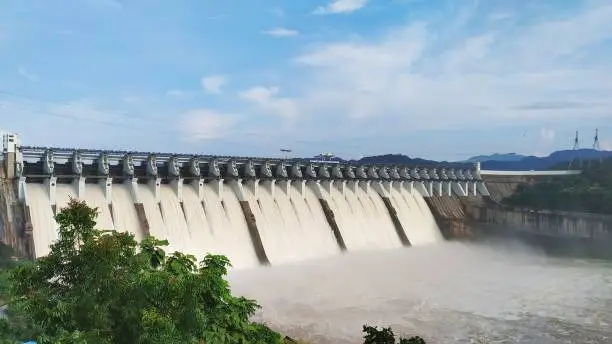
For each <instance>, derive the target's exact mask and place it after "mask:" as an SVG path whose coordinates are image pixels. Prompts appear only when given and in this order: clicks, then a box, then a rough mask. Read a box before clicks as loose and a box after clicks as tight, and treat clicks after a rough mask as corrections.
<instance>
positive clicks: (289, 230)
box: [244, 181, 338, 264]
mask: <svg viewBox="0 0 612 344" xmlns="http://www.w3.org/2000/svg"><path fill="white" fill-rule="evenodd" d="M273 185H274V184H272V182H269V181H267V182H263V183H262V184H261V185H260V186H259V188H258V192H257V196H256V195H255V192H254V189H255V184H252V183H251V184H250V185H248V186H247V187H245V188H244V190H245V193H246V195H247V198H248V199H249V203H250V205H251V209H252V210H253V213H254V215H255V219H256V222H257V227H258V229H259V232H260V235H261V237H262V241H263V244H264V248H265V251H266V254H267V256H268V259H269V260H270V262H271V263H272V264H279V263H288V262H295V261H302V260H306V259H311V258H319V257H323V256H327V255H330V254H333V253H336V252H338V245H337V243H336V241H335V238H334V237H333V233H332V232H331V229H330V227H329V225H328V224H327V222H326V219H325V214H324V213H323V211H322V210H321V206H320V204H319V201H318V198H317V197H316V196H315V195H314V191H312V190H311V189H310V188H305V190H304V196H302V195H300V194H299V192H298V191H297V189H295V188H293V189H291V188H290V189H289V195H287V194H286V192H287V190H286V189H285V190H282V189H281V188H278V187H276V186H273ZM272 188H274V194H273V191H272ZM313 199H314V202H316V204H315V207H312V208H311V207H310V205H309V203H312V202H313ZM296 204H297V205H296ZM313 208H314V209H317V210H318V211H313Z"/></svg>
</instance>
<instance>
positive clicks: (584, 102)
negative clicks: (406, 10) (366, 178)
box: [294, 3, 612, 130]
mask: <svg viewBox="0 0 612 344" xmlns="http://www.w3.org/2000/svg"><path fill="white" fill-rule="evenodd" d="M468 22H469V20H468ZM466 23H467V22H466ZM448 25H450V26H452V27H453V30H451V31H452V32H451V33H448V32H447V31H445V30H446V29H447V28H448ZM448 25H447V26H446V27H440V26H441V24H439V23H437V22H427V23H414V22H413V23H411V24H410V25H407V26H404V27H399V28H394V29H391V30H389V31H388V32H386V33H385V34H383V35H380V36H378V37H373V38H372V37H370V38H367V39H365V38H361V37H357V38H355V37H354V36H353V37H352V38H350V39H347V40H343V41H335V42H325V43H321V44H316V45H313V46H311V47H309V48H308V49H306V50H305V51H303V52H302V53H301V54H300V55H299V56H297V57H296V58H295V59H294V61H295V62H296V63H297V64H298V66H302V67H303V74H302V75H303V77H300V78H299V85H298V87H300V88H301V90H302V91H303V92H302V95H301V96H300V97H299V98H296V99H295V102H296V104H297V108H298V110H299V111H300V112H305V113H311V114H322V115H324V116H327V115H329V114H340V115H342V116H344V117H345V118H346V116H348V117H349V118H350V117H352V118H358V119H364V118H372V117H377V118H386V119H387V120H388V121H387V122H386V123H387V126H388V127H389V129H394V128H397V130H403V129H405V128H407V127H409V128H412V129H419V128H430V129H444V128H449V129H450V128H470V127H471V128H473V126H474V124H480V125H485V124H493V123H494V124H502V123H504V122H506V123H511V122H515V121H517V120H529V121H536V122H537V121H550V120H551V119H555V120H564V121H579V120H581V119H583V118H584V116H589V117H591V118H599V119H601V118H606V117H608V118H609V117H610V115H611V114H612V101H611V100H610V99H609V94H610V92H612V84H610V83H609V80H611V79H612V68H610V66H609V65H607V64H605V63H606V62H603V64H602V63H599V64H598V63H597V60H594V61H593V62H592V63H588V64H586V63H585V62H584V60H585V59H587V60H588V59H589V58H593V57H594V56H597V55H593V54H598V53H593V52H592V51H590V50H588V49H590V48H593V47H597V45H598V44H603V43H604V42H605V41H606V40H607V39H610V38H612V5H606V4H605V3H604V5H600V6H599V7H591V8H588V9H585V10H583V11H582V12H578V13H575V12H573V13H571V16H570V15H569V14H568V17H567V19H554V20H545V18H541V17H538V21H537V23H535V24H532V25H531V26H522V27H515V26H511V27H508V28H507V29H503V28H499V27H497V26H495V27H494V29H493V28H491V27H486V26H484V27H481V30H480V32H478V31H474V29H473V28H471V30H470V31H471V32H475V33H473V34H471V35H467V36H466V35H463V36H459V37H458V35H459V33H460V32H461V31H462V30H463V27H455V26H454V24H448ZM560 37H563V39H560ZM578 57H579V58H580V59H577V58H578ZM586 66H589V67H588V68H587V67H586ZM579 118H581V119H579ZM389 123H394V124H392V125H389ZM372 130H374V129H372Z"/></svg>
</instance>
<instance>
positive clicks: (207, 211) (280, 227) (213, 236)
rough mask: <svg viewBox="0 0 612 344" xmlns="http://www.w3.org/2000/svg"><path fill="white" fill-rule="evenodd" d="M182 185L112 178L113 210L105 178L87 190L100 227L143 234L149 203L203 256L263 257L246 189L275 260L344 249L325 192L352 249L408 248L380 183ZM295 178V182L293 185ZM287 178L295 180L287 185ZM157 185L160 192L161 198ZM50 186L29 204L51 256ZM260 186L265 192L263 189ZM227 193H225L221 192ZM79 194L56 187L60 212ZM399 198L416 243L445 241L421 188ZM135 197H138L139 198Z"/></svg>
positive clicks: (240, 263) (176, 241)
mask: <svg viewBox="0 0 612 344" xmlns="http://www.w3.org/2000/svg"><path fill="white" fill-rule="evenodd" d="M215 183H218V182H216V181H211V183H210V184H208V183H204V184H203V186H198V184H197V182H196V183H195V184H189V183H188V184H185V185H182V189H181V192H180V195H182V199H181V198H179V190H178V189H177V187H178V186H177V185H173V184H170V185H168V184H162V185H159V186H157V187H156V186H155V184H152V182H150V183H148V184H130V183H123V184H112V187H111V190H112V192H110V200H111V208H112V214H111V210H110V208H109V204H108V203H107V199H106V197H107V196H106V194H105V192H109V191H108V190H106V191H105V190H104V187H105V186H104V185H102V184H90V183H88V184H85V188H84V190H82V191H83V194H81V196H82V197H83V199H84V200H85V201H86V203H87V204H88V205H90V206H92V207H97V208H98V209H99V215H98V219H97V228H99V229H114V230H120V231H128V232H130V233H133V234H134V235H135V237H136V239H137V240H141V239H142V238H143V237H144V235H145V233H144V232H143V229H142V228H141V219H139V214H138V211H137V209H136V208H137V207H136V206H135V205H134V204H135V203H141V204H142V207H143V210H144V215H145V216H146V222H147V223H148V226H149V233H150V234H151V235H153V236H155V237H157V238H158V239H166V240H168V241H169V243H170V245H169V247H167V248H166V250H167V252H168V253H171V252H174V251H181V252H184V253H189V254H193V255H194V256H196V257H197V258H198V260H201V259H202V258H203V257H204V255H205V254H207V253H213V254H223V255H225V256H227V257H228V258H229V259H230V261H231V262H232V265H234V266H235V267H237V268H245V267H253V266H256V265H258V264H259V260H258V258H257V255H256V254H255V248H254V245H253V240H252V237H251V234H250V233H249V227H248V226H247V222H246V220H245V217H244V213H243V209H242V208H241V204H240V201H239V197H243V196H242V195H239V194H238V193H239V192H244V197H246V200H248V202H249V206H250V208H251V211H252V212H253V215H254V216H255V220H256V221H255V224H256V226H257V230H258V231H259V235H260V237H261V241H262V244H263V247H264V250H265V253H266V255H267V257H268V259H269V261H270V262H271V263H272V264H282V263H290V262H298V261H303V260H309V259H316V258H321V257H324V256H328V255H333V254H337V253H339V251H340V248H339V246H338V243H337V241H336V238H335V236H334V234H333V232H332V230H331V227H330V224H329V223H328V222H327V219H326V215H325V213H324V211H323V208H322V207H321V204H320V201H319V197H323V198H325V199H326V200H327V202H328V204H329V206H330V208H331V210H332V211H333V215H334V217H335V221H336V223H337V225H338V229H339V231H340V233H341V235H342V238H343V239H344V242H345V244H346V247H347V249H348V250H349V251H353V250H364V249H389V248H397V247H401V246H402V243H401V241H400V238H399V236H398V235H397V232H396V229H395V226H394V224H393V221H392V220H391V217H390V216H389V212H388V210H387V208H386V207H385V204H384V202H383V199H382V198H381V196H380V195H379V193H378V191H377V189H376V188H374V187H367V186H366V184H365V183H361V184H359V182H354V181H352V182H348V183H346V187H344V192H342V191H341V189H342V188H341V187H339V186H341V185H342V184H335V185H332V187H331V188H327V189H326V188H324V187H319V186H318V184H317V183H306V184H305V185H304V186H303V184H302V182H301V181H300V182H297V181H295V182H289V181H281V182H278V184H273V183H272V182H271V181H262V182H261V183H260V184H259V185H258V187H255V184H254V182H248V183H246V184H245V185H244V186H243V187H239V186H238V184H237V181H230V182H228V183H222V184H221V185H219V184H215ZM286 183H289V184H286ZM287 185H289V186H288V187H287ZM156 188H159V189H158V195H157V197H156ZM48 189H49V186H48V185H46V184H35V183H29V184H28V187H27V190H28V205H29V206H30V214H31V218H32V226H33V228H34V232H33V233H34V234H33V235H34V244H35V250H36V255H37V256H43V255H46V254H47V253H48V252H49V245H51V243H52V242H53V241H54V240H55V239H56V238H57V224H56V223H55V221H54V219H53V211H52V208H51V203H50V195H49V191H48ZM256 189H257V192H255V190H256ZM219 193H220V194H219ZM76 196H77V186H76V184H64V183H58V184H57V186H56V189H55V199H56V206H57V211H60V210H61V209H62V208H63V207H65V206H66V205H67V203H68V201H69V200H70V197H76ZM389 196H390V199H391V204H392V205H393V206H394V208H395V209H396V212H397V216H398V219H399V221H400V223H401V225H402V227H403V228H404V231H405V232H406V234H407V236H408V239H409V240H410V242H411V243H412V244H413V245H415V246H418V245H424V244H429V243H435V242H438V241H441V240H442V236H441V234H440V231H439V229H438V227H437V225H436V222H435V219H434V217H433V215H432V213H431V211H430V209H429V207H428V206H427V204H426V203H425V201H424V199H423V197H422V196H421V195H420V194H419V193H418V192H416V191H415V192H413V193H411V192H410V190H408V189H406V188H398V187H393V188H391V189H390V193H389ZM134 197H137V199H135V198H134Z"/></svg>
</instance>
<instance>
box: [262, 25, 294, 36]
mask: <svg viewBox="0 0 612 344" xmlns="http://www.w3.org/2000/svg"><path fill="white" fill-rule="evenodd" d="M264 33H265V34H266V35H269V36H274V37H290V36H297V35H299V32H298V31H296V30H291V29H286V28H282V27H277V28H273V29H270V30H267V31H264Z"/></svg>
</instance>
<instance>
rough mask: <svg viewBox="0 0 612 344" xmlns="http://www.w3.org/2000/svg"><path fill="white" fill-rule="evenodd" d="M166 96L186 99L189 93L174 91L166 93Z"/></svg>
mask: <svg viewBox="0 0 612 344" xmlns="http://www.w3.org/2000/svg"><path fill="white" fill-rule="evenodd" d="M166 95H167V96H169V97H185V96H186V95H187V92H185V91H183V90H177V89H174V90H168V91H166Z"/></svg>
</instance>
